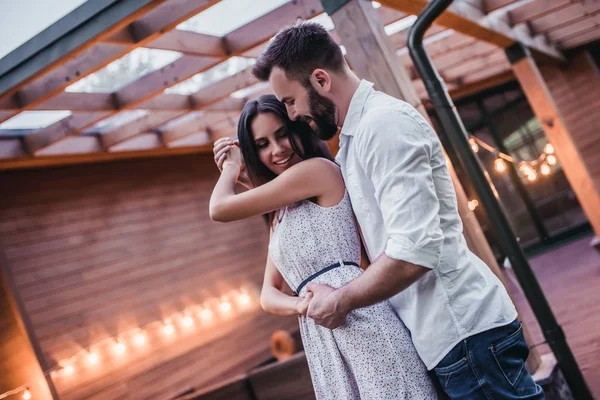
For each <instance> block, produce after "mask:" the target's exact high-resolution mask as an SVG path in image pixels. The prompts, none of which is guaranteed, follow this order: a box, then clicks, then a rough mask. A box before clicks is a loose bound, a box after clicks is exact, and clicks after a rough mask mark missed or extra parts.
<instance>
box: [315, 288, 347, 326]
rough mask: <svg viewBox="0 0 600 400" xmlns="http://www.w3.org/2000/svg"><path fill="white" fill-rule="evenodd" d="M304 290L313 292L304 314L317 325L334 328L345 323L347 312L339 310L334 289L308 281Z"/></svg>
mask: <svg viewBox="0 0 600 400" xmlns="http://www.w3.org/2000/svg"><path fill="white" fill-rule="evenodd" d="M306 290H307V291H308V292H310V293H312V294H313V298H312V301H311V302H310V304H309V305H308V312H307V314H306V315H307V316H308V317H310V318H312V319H313V320H314V321H315V323H316V324H317V325H321V326H323V327H325V328H328V329H335V328H337V327H339V326H342V325H344V324H345V323H346V314H347V312H344V311H342V310H340V308H339V304H338V302H337V296H336V295H335V289H333V288H332V287H329V286H327V285H322V284H319V283H309V284H308V285H306Z"/></svg>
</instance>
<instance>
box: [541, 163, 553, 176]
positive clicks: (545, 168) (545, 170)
mask: <svg viewBox="0 0 600 400" xmlns="http://www.w3.org/2000/svg"><path fill="white" fill-rule="evenodd" d="M540 172H541V173H542V175H548V174H550V172H551V169H550V166H549V165H548V164H546V163H543V164H542V166H541V167H540Z"/></svg>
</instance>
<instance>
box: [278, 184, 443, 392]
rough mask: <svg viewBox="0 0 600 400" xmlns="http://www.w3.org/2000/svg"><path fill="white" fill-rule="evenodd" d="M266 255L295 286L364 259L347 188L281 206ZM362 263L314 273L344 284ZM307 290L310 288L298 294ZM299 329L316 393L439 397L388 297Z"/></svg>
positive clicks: (303, 322)
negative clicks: (339, 194) (332, 325)
mask: <svg viewBox="0 0 600 400" xmlns="http://www.w3.org/2000/svg"><path fill="white" fill-rule="evenodd" d="M278 214H279V215H278V220H279V221H278V223H277V225H276V226H275V230H274V232H273V235H272V237H271V243H270V244H269V254H270V257H271V260H272V261H273V262H274V263H275V265H276V266H277V268H278V270H279V272H280V273H281V275H282V276H283V277H284V279H285V280H286V282H287V283H288V285H289V286H290V287H291V288H292V289H293V290H296V289H297V288H298V286H299V285H300V284H301V283H302V282H303V281H304V280H305V279H306V278H308V277H310V276H312V275H313V274H317V273H318V272H319V271H321V270H323V269H324V268H326V267H328V266H330V265H333V264H336V263H343V262H345V263H350V262H351V263H355V264H359V263H360V240H359V235H358V230H357V226H356V222H355V219H354V215H353V213H352V205H351V204H350V198H349V196H348V193H347V192H346V194H345V195H344V198H343V199H342V201H341V202H340V203H339V204H337V205H335V206H333V207H329V208H326V207H321V206H319V205H317V204H315V203H313V202H311V201H308V200H305V201H302V202H299V203H296V204H295V205H293V206H289V207H286V208H285V209H282V210H280V211H279V212H278ZM361 272H362V270H361V269H360V268H359V267H358V266H356V265H341V266H339V267H336V268H332V269H329V270H328V271H327V272H325V273H322V274H320V275H318V276H316V277H315V278H314V279H312V282H315V283H323V284H327V285H329V286H332V287H333V288H339V287H341V286H343V285H345V284H346V283H348V282H350V281H351V280H352V279H354V278H356V277H357V276H358V275H359V274H360V273H361ZM298 294H299V295H300V296H305V295H306V287H303V288H302V289H301V290H300V293H298ZM300 332H301V335H302V342H303V344H304V349H305V353H306V358H307V360H308V365H309V369H310V374H311V378H312V382H313V386H314V390H315V394H316V397H317V399H319V400H324V399H332V400H333V399H336V400H338V399H339V400H352V399H363V400H387V399H390V400H391V399H407V400H408V399H410V400H427V399H436V398H437V396H436V392H435V389H434V386H433V384H432V382H431V380H430V377H429V375H428V373H427V370H426V368H425V365H424V364H423V362H422V361H421V359H420V358H419V356H418V354H417V352H416V350H415V348H414V346H413V344H412V341H411V338H410V333H409V332H408V330H407V329H406V327H405V326H404V324H403V323H402V321H401V320H400V318H399V317H398V316H397V314H396V313H395V311H394V310H393V308H392V306H391V305H390V304H389V303H388V302H387V301H386V302H382V303H379V304H376V305H373V306H370V307H365V308H360V309H358V310H354V311H352V312H351V313H350V314H349V315H348V318H347V323H346V325H344V326H342V327H339V328H336V329H334V330H329V329H327V328H323V327H321V326H318V325H316V324H315V323H314V322H313V320H312V319H310V318H307V317H300Z"/></svg>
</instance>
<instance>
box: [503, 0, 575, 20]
mask: <svg viewBox="0 0 600 400" xmlns="http://www.w3.org/2000/svg"><path fill="white" fill-rule="evenodd" d="M570 4H571V0H533V1H532V2H531V3H527V4H523V5H522V6H520V7H518V8H516V9H514V10H510V11H509V12H508V18H509V20H510V22H511V24H512V25H517V24H520V23H523V22H527V21H533V20H534V19H536V18H540V17H543V16H544V15H547V14H549V13H552V12H554V11H556V10H560V9H561V8H564V7H567V6H568V5H570Z"/></svg>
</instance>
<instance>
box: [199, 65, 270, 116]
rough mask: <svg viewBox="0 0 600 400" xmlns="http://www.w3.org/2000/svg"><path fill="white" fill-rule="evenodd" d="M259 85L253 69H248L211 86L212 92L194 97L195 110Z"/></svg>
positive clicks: (205, 91) (208, 91)
mask: <svg viewBox="0 0 600 400" xmlns="http://www.w3.org/2000/svg"><path fill="white" fill-rule="evenodd" d="M256 83H258V80H257V79H256V78H255V77H254V76H253V75H252V69H251V68H247V69H245V70H243V71H241V72H238V73H237V74H235V75H233V76H230V77H228V78H226V79H223V80H221V81H219V82H215V83H214V84H212V85H211V86H210V88H211V90H201V91H199V92H198V93H195V94H193V95H192V101H193V103H194V104H195V107H194V108H198V107H202V106H207V105H209V104H212V103H215V102H216V101H218V100H221V99H223V98H225V97H227V96H229V95H230V94H231V93H233V92H235V91H236V90H240V89H243V88H246V87H248V86H251V85H254V84H256Z"/></svg>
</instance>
